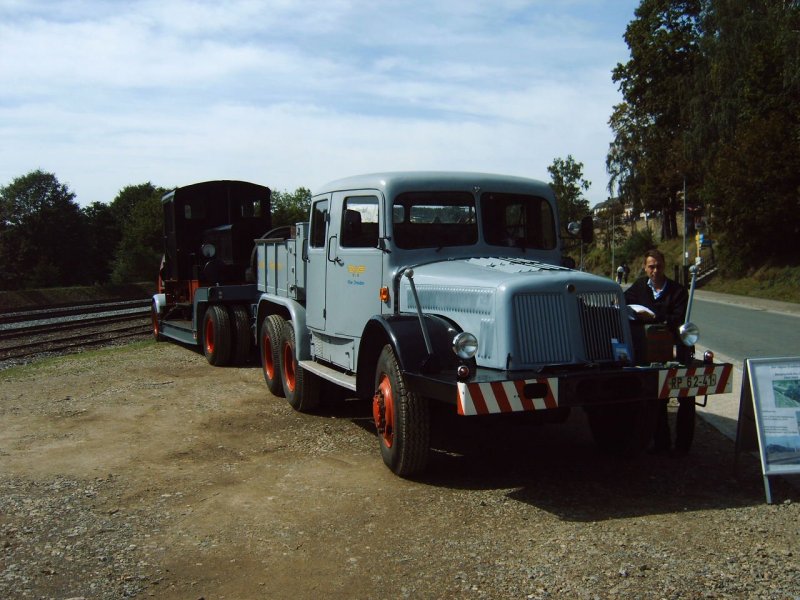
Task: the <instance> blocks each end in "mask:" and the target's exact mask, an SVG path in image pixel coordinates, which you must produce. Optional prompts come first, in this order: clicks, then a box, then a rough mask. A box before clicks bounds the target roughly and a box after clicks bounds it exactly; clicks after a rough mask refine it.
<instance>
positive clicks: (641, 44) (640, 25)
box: [606, 0, 800, 271]
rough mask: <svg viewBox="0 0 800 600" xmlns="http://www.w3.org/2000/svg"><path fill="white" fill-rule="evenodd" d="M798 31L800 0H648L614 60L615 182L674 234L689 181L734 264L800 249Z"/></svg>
mask: <svg viewBox="0 0 800 600" xmlns="http://www.w3.org/2000/svg"><path fill="white" fill-rule="evenodd" d="M798 31H800V2H797V0H781V1H773V0H642V2H641V3H640V5H639V7H638V8H637V9H636V12H635V18H634V20H633V21H632V22H631V23H630V24H629V25H628V27H627V29H626V32H625V40H626V42H627V43H628V47H629V48H630V54H631V56H630V60H629V61H628V62H627V63H625V64H620V65H617V67H616V68H615V69H614V73H613V80H614V81H615V82H616V83H617V84H618V85H619V89H620V91H621V92H622V95H623V102H622V103H620V104H619V105H617V106H615V107H614V111H613V113H612V115H611V117H610V119H609V124H610V126H611V128H612V131H613V132H614V140H613V142H612V144H611V146H610V148H609V154H608V157H607V160H606V167H607V170H608V172H609V174H610V175H611V177H610V181H611V187H612V188H613V187H616V188H617V192H618V196H619V197H620V199H621V200H622V201H623V202H624V203H626V204H627V205H629V206H631V207H633V209H634V211H636V212H638V211H639V210H648V209H649V210H660V211H662V213H663V216H664V218H663V219H662V222H663V224H664V225H663V227H662V232H661V237H662V239H669V238H671V237H675V236H676V235H679V234H680V233H679V232H678V231H677V227H676V226H675V225H676V221H675V212H676V209H678V208H680V207H681V206H680V204H679V202H678V200H677V199H678V193H677V192H678V191H679V190H680V189H682V187H683V185H684V182H685V184H686V186H687V188H688V198H687V201H688V202H690V203H702V204H704V205H705V209H706V214H707V215H710V216H711V223H712V226H713V227H714V234H715V237H718V238H719V241H720V242H721V244H720V246H721V250H722V252H721V254H722V256H723V257H724V258H725V259H726V260H725V261H724V263H725V264H727V266H728V268H729V270H732V271H741V270H744V269H746V268H748V267H752V266H757V265H759V264H763V263H764V262H767V261H770V260H776V259H778V260H781V261H784V262H786V261H789V262H796V261H797V260H798V256H800V253H799V251H798V246H797V244H796V241H795V240H796V238H797V235H798V234H800V217H798V215H799V214H800V212H798V208H800V35H798ZM610 191H612V193H613V189H612V190H610Z"/></svg>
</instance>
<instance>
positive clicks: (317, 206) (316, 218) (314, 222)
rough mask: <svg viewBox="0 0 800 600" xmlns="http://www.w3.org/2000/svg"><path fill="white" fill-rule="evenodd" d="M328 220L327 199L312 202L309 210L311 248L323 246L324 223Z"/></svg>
mask: <svg viewBox="0 0 800 600" xmlns="http://www.w3.org/2000/svg"><path fill="white" fill-rule="evenodd" d="M327 221H328V201H327V200H320V201H319V202H315V203H314V208H313V210H312V211H311V239H310V240H309V243H310V244H311V247H312V248H324V247H325V224H326V223H327Z"/></svg>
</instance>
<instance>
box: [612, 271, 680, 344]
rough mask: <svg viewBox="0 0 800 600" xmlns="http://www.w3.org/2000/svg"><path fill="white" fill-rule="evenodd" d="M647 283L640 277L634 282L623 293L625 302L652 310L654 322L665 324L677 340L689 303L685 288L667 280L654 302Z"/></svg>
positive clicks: (651, 291) (645, 278)
mask: <svg viewBox="0 0 800 600" xmlns="http://www.w3.org/2000/svg"><path fill="white" fill-rule="evenodd" d="M647 281H648V279H647V277H641V278H639V279H637V280H636V281H634V282H633V284H632V285H631V287H629V288H628V289H627V290H626V291H625V302H626V303H627V304H641V305H642V306H646V307H647V308H649V309H650V310H652V311H653V312H654V313H656V320H655V322H656V323H666V324H667V327H668V328H669V330H670V331H671V332H672V333H673V335H675V339H676V340H677V336H678V328H679V327H680V326H681V325H682V324H683V321H684V319H685V318H686V305H687V304H688V302H689V294H688V293H687V292H686V288H685V287H683V286H682V285H681V284H679V283H678V282H677V281H673V280H672V279H669V278H667V282H666V284H665V286H666V287H665V288H664V291H663V292H661V295H660V296H659V297H658V300H656V299H654V298H653V290H651V289H650V286H648V285H647Z"/></svg>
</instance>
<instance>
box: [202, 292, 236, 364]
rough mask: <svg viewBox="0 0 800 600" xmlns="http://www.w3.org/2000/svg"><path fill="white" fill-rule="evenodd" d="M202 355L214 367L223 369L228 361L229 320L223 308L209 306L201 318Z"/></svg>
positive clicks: (229, 354) (229, 347)
mask: <svg viewBox="0 0 800 600" xmlns="http://www.w3.org/2000/svg"><path fill="white" fill-rule="evenodd" d="M203 353H204V354H205V355H206V360H207V361H208V362H209V364H212V365H214V366H215V367H224V366H225V365H227V364H228V362H229V360H230V357H231V320H230V318H228V311H227V310H225V307H223V306H218V305H216V304H215V305H213V306H209V307H208V310H206V314H205V317H203Z"/></svg>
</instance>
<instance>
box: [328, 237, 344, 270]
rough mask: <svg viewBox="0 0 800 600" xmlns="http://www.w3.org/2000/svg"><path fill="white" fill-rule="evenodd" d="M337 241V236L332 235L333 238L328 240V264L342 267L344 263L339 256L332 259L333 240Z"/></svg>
mask: <svg viewBox="0 0 800 600" xmlns="http://www.w3.org/2000/svg"><path fill="white" fill-rule="evenodd" d="M335 239H337V238H336V236H335V235H332V236H331V237H329V238H328V255H327V258H328V262H332V263H336V264H337V265H340V266H341V265H343V264H344V261H343V260H342V259H341V258H339V257H338V256H337V257H335V258H331V249H332V248H333V240H335Z"/></svg>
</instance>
